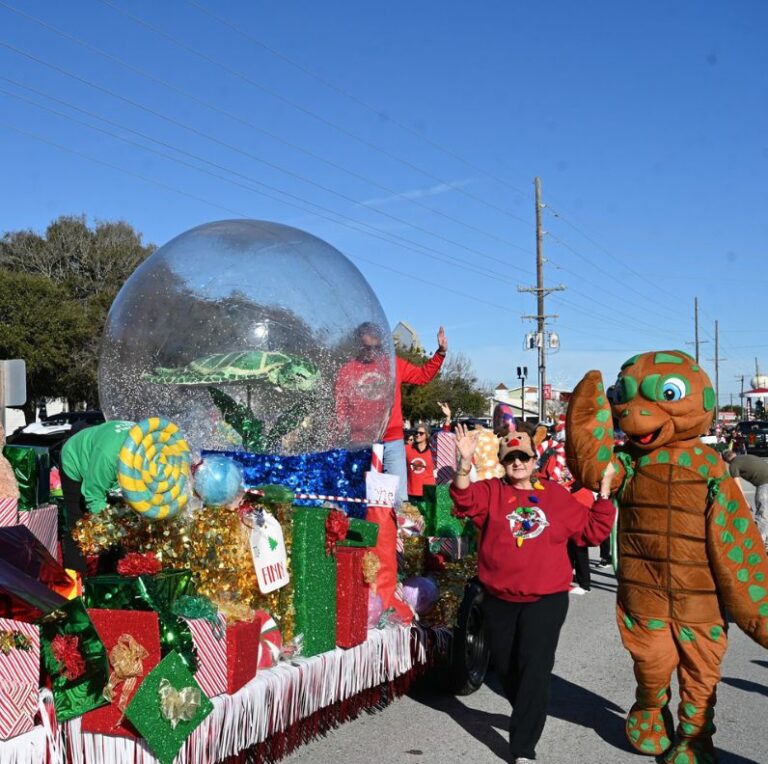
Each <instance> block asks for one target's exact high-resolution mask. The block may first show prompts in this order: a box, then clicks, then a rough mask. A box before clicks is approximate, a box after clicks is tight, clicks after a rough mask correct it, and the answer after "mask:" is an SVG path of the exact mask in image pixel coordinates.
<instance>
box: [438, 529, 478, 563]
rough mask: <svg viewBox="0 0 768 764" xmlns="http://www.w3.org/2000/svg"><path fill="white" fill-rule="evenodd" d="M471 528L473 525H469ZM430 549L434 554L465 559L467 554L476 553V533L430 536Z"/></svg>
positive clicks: (453, 558) (451, 558)
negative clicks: (442, 536) (455, 535)
mask: <svg viewBox="0 0 768 764" xmlns="http://www.w3.org/2000/svg"><path fill="white" fill-rule="evenodd" d="M468 527H469V528H470V529H471V528H472V527H473V526H471V525H470V526H468ZM428 542H429V551H430V552H431V553H432V554H441V555H443V557H445V558H446V559H448V560H463V559H464V558H465V557H466V556H467V555H470V554H474V552H475V549H476V546H477V545H476V543H475V537H474V535H466V536H459V537H458V538H456V537H448V538H441V537H440V536H430V537H429V539H428Z"/></svg>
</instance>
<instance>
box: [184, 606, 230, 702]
mask: <svg viewBox="0 0 768 764" xmlns="http://www.w3.org/2000/svg"><path fill="white" fill-rule="evenodd" d="M182 620H183V621H184V623H186V624H187V626H189V631H190V632H191V634H192V641H193V643H194V645H195V650H196V651H197V671H196V672H195V679H196V680H197V683H198V684H199V685H200V689H201V690H202V691H203V692H204V693H205V694H206V695H207V696H208V697H209V698H213V697H215V696H216V695H223V694H224V693H225V692H226V691H227V630H226V622H225V620H224V616H223V615H221V614H220V613H219V615H218V625H215V624H213V623H211V622H210V621H207V620H206V619H204V618H184V619H182Z"/></svg>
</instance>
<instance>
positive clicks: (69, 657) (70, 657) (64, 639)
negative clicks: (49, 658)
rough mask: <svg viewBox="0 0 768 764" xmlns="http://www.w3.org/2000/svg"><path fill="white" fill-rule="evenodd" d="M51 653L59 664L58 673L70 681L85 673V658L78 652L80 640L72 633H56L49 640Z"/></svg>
mask: <svg viewBox="0 0 768 764" xmlns="http://www.w3.org/2000/svg"><path fill="white" fill-rule="evenodd" d="M51 653H52V654H53V657H54V658H55V659H56V660H57V661H58V663H59V664H60V666H61V668H60V669H59V673H60V674H62V675H63V676H64V677H66V678H67V679H68V680H69V681H70V682H71V681H73V680H75V679H77V678H78V677H81V676H82V675H83V674H84V673H85V658H83V655H82V653H81V652H80V640H79V639H78V638H77V637H76V636H75V635H74V634H57V635H56V636H55V637H54V638H53V639H52V640H51Z"/></svg>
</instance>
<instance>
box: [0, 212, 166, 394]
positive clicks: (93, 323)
mask: <svg viewBox="0 0 768 764" xmlns="http://www.w3.org/2000/svg"><path fill="white" fill-rule="evenodd" d="M153 251H154V247H153V246H151V245H150V246H145V245H144V244H142V242H141V234H140V233H138V232H137V231H135V230H134V229H133V228H132V227H131V226H130V225H128V223H125V222H123V221H116V222H104V221H100V222H97V223H96V225H95V227H94V228H89V227H88V225H87V224H86V221H85V217H84V216H81V217H70V216H64V217H60V218H58V219H56V220H54V221H53V222H52V223H51V224H50V225H49V226H48V228H47V229H46V231H45V235H44V236H40V235H38V234H36V233H34V232H33V231H11V232H8V233H6V234H5V235H4V236H3V238H2V239H1V240H0V269H2V272H3V274H4V276H3V278H4V279H6V282H7V284H9V285H10V284H12V283H14V282H13V281H12V280H11V279H10V277H11V276H18V277H21V276H26V277H29V278H30V279H32V280H31V281H29V282H26V284H25V285H26V286H27V287H29V288H30V289H34V290H37V291H36V292H35V294H36V295H37V296H38V297H39V298H40V299H41V301H42V302H40V303H38V302H36V300H34V299H29V300H28V303H29V306H30V310H31V312H32V313H33V314H34V316H33V318H34V320H33V322H32V324H31V326H33V327H35V328H34V330H31V331H25V328H24V325H23V323H24V319H23V316H24V315H26V314H23V313H22V312H19V311H18V310H13V311H10V312H7V318H6V320H7V321H10V324H11V325H10V326H8V327H5V321H4V328H5V329H7V334H8V337H12V336H14V337H25V338H26V339H25V340H24V341H23V342H17V343H16V345H15V354H13V355H8V354H7V353H8V352H9V350H7V349H6V347H5V346H3V347H2V348H0V353H3V354H5V355H4V357H6V358H24V359H25V360H26V361H27V370H28V372H30V368H31V366H33V364H30V360H29V359H31V358H37V357H38V356H40V355H41V354H40V352H39V345H40V343H41V342H42V343H43V344H45V345H46V346H48V345H50V346H54V347H56V348H59V349H60V348H67V353H66V355H65V356H64V357H63V358H59V359H58V360H57V362H56V367H55V371H54V370H53V369H49V370H48V371H47V372H46V375H47V376H45V378H44V379H43V377H36V380H37V381H36V382H35V385H34V386H33V385H32V377H31V376H30V378H29V380H28V388H29V398H30V399H31V400H34V398H33V396H35V397H53V396H55V397H58V396H61V397H66V398H68V399H69V400H70V401H72V402H75V401H77V402H81V401H85V402H86V405H88V406H89V407H94V408H95V407H97V406H98V389H97V382H96V369H97V365H98V354H99V344H100V342H101V335H102V332H103V330H104V323H105V321H106V317H107V313H108V311H109V308H110V306H111V304H112V301H113V300H114V298H115V297H116V296H117V293H118V291H119V290H120V287H122V285H123V283H124V282H125V280H126V279H127V278H128V276H130V274H131V273H133V271H134V269H135V268H136V267H137V266H138V265H139V264H140V263H141V262H142V261H143V260H144V259H145V258H146V257H147V256H148V255H149V254H151V253H152V252H153ZM42 284H47V285H48V287H50V289H51V290H53V291H47V292H46V290H45V288H44V287H43V286H42ZM22 294H24V292H22ZM46 295H47V296H48V297H51V296H52V295H55V296H56V299H52V298H51V299H48V301H47V302H46ZM9 304H15V302H14V301H13V300H11V302H10V303H9ZM43 304H45V305H46V306H47V307H46V317H45V320H44V319H43V317H41V316H38V315H37V314H39V313H40V312H42V309H41V306H42V305H43ZM2 307H3V308H4V309H5V307H6V302H5V301H3V306H2ZM73 314H74V315H75V316H76V318H77V324H78V327H77V330H74V329H73V328H72V327H71V325H70V324H71V322H70V318H71V316H72V315H73ZM45 322H47V323H45ZM42 323H45V328H46V331H47V335H48V336H47V338H43V337H42V334H41V332H42V329H43V326H42ZM49 365H50V364H49ZM34 366H35V368H42V366H40V364H39V363H38V361H35V363H34Z"/></svg>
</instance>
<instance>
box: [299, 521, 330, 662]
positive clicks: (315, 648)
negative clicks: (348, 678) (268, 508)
mask: <svg viewBox="0 0 768 764" xmlns="http://www.w3.org/2000/svg"><path fill="white" fill-rule="evenodd" d="M327 518H328V510H327V509H317V508H315V507H294V510H293V547H292V552H291V574H292V576H293V586H294V595H293V605H294V611H295V624H296V625H295V634H296V635H299V634H301V635H302V643H301V654H302V655H304V656H307V657H308V656H311V655H317V654H318V653H323V652H325V651H327V650H333V649H334V648H335V647H336V558H335V556H334V555H333V554H326V553H325V538H326V532H325V522H326V519H327Z"/></svg>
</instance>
